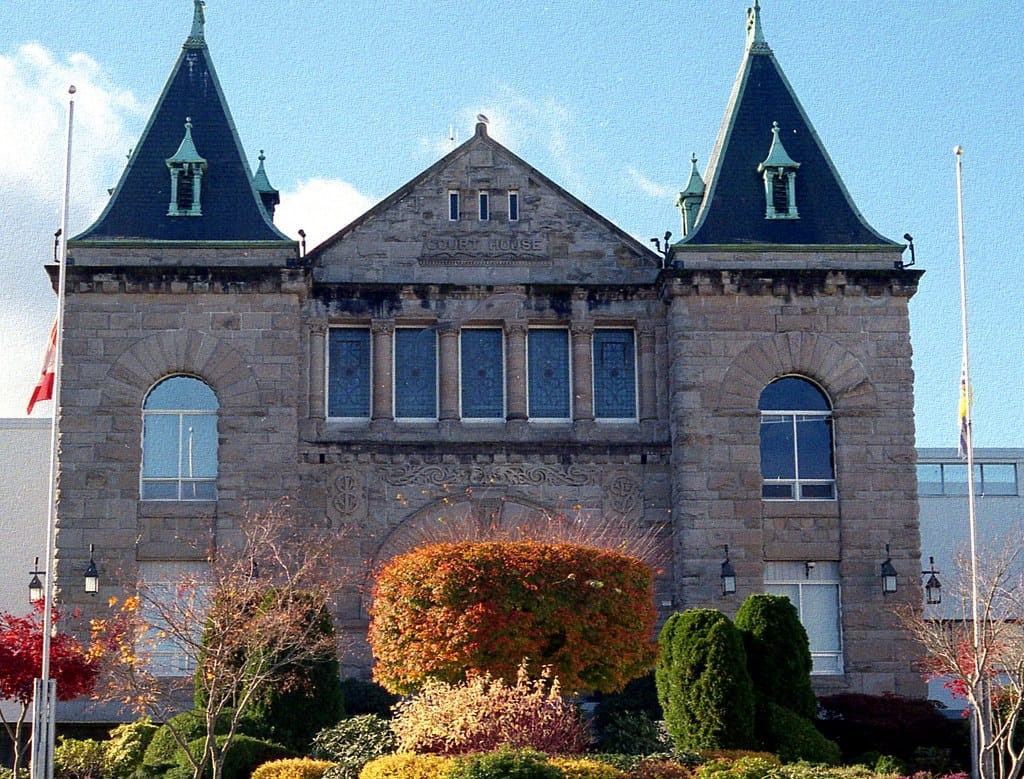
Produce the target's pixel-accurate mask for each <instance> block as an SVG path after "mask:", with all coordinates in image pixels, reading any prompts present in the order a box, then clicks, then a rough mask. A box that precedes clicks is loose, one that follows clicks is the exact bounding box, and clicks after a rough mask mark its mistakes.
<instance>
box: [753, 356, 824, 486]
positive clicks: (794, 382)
mask: <svg viewBox="0 0 1024 779" xmlns="http://www.w3.org/2000/svg"><path fill="white" fill-rule="evenodd" d="M758 408H759V409H760V411H761V476H762V478H763V480H764V481H763V486H762V488H761V495H762V497H765V498H777V499H783V500H831V499H833V498H835V496H836V486H835V460H834V456H833V443H832V406H831V405H830V404H829V401H828V398H827V397H825V393H824V392H822V391H821V390H820V389H819V388H818V387H817V386H816V385H815V384H812V383H811V382H810V381H808V380H806V379H801V378H798V377H796V376H786V377H784V378H781V379H778V380H777V381H773V382H772V383H771V384H769V385H768V386H767V387H765V388H764V391H762V393H761V400H760V402H759V403H758Z"/></svg>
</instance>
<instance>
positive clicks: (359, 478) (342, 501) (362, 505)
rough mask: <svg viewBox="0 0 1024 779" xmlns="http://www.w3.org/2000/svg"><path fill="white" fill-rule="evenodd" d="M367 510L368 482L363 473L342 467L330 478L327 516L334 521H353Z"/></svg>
mask: <svg viewBox="0 0 1024 779" xmlns="http://www.w3.org/2000/svg"><path fill="white" fill-rule="evenodd" d="M365 511H366V482H365V479H364V477H363V474H362V473H361V472H359V471H356V470H353V469H351V468H341V469H339V470H337V471H335V472H334V473H333V474H332V475H331V476H330V477H329V478H328V485H327V516H328V517H330V519H331V521H332V522H333V523H339V524H341V523H346V522H351V521H352V520H353V519H354V518H357V517H360V516H362V515H363V514H364V513H365Z"/></svg>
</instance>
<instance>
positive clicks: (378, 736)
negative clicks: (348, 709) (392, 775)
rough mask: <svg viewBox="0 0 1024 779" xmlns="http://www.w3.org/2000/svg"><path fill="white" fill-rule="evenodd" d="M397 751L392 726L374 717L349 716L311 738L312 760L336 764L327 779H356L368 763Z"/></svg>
mask: <svg viewBox="0 0 1024 779" xmlns="http://www.w3.org/2000/svg"><path fill="white" fill-rule="evenodd" d="M397 750H398V742H397V740H396V739H395V734H394V731H392V729H391V723H390V722H389V721H388V720H386V719H383V718H382V717H379V716H377V715H376V714H360V715H359V716H356V717H349V718H348V719H344V720H342V721H341V722H339V723H338V724H337V725H335V726H334V727H332V728H327V729H326V730H321V731H320V732H319V733H317V734H316V737H315V738H314V739H313V757H315V758H319V759H321V760H329V761H331V762H333V763H335V764H336V766H335V767H334V768H332V769H330V772H329V776H328V777H327V779H356V777H357V776H358V775H359V771H360V770H361V769H362V767H363V766H364V765H366V764H367V763H368V762H369V761H371V760H373V759H375V758H378V757H382V756H384V755H390V754H393V753H394V752H396V751H397Z"/></svg>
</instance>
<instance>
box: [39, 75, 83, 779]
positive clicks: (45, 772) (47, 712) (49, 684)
mask: <svg viewBox="0 0 1024 779" xmlns="http://www.w3.org/2000/svg"><path fill="white" fill-rule="evenodd" d="M75 91H76V90H75V87H74V85H72V86H69V87H68V95H69V98H68V135H67V153H66V155H65V158H64V197H63V201H62V204H61V217H60V230H61V233H60V234H61V236H62V239H63V240H62V241H61V251H60V265H59V266H58V268H57V339H56V345H55V349H54V366H53V421H52V422H51V424H50V486H49V500H48V504H47V522H46V576H45V577H44V584H43V588H44V589H43V593H44V595H43V624H42V629H43V647H42V654H43V658H42V667H41V669H40V677H39V679H38V680H36V686H35V691H34V692H35V695H34V701H33V720H32V779H53V744H54V736H55V733H54V730H55V718H56V704H57V683H56V681H54V680H53V679H51V678H50V676H51V674H50V645H51V641H50V638H51V632H52V631H51V629H50V623H51V622H52V620H53V599H54V595H55V589H54V580H55V579H56V576H57V560H56V535H57V501H56V496H57V416H58V414H59V413H60V389H61V386H60V385H61V368H62V365H61V363H62V361H63V351H64V294H65V289H66V284H67V264H68V262H67V260H68V203H69V201H70V193H71V134H72V127H73V125H74V120H75V99H74V94H75Z"/></svg>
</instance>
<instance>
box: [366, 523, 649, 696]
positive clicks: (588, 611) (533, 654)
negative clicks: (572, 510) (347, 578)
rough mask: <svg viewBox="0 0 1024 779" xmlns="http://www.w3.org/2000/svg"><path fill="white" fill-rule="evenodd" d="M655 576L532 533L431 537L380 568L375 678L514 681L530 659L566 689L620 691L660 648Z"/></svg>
mask: <svg viewBox="0 0 1024 779" xmlns="http://www.w3.org/2000/svg"><path fill="white" fill-rule="evenodd" d="M656 616H657V615H656V612H655V609H654V590H653V574H652V572H651V569H650V568H649V567H648V566H647V565H646V564H645V563H643V562H641V561H640V560H638V559H636V558H634V557H630V556H628V555H625V554H622V553H620V552H615V551H611V550H607V549H598V548H594V547H588V546H580V545H576V544H569V543H538V542H530V541H495V542H461V543H448V544H431V545H428V546H424V547H420V548H419V549H416V550H414V551H412V552H410V553H408V554H405V555H400V556H399V557H396V558H394V559H393V560H391V561H390V562H389V563H388V564H387V565H385V566H384V568H383V569H382V570H381V571H380V573H379V574H378V575H377V580H376V584H375V587H374V594H373V608H372V609H371V622H370V628H369V641H370V645H371V646H372V647H373V653H374V657H375V658H376V666H375V667H374V678H375V679H376V680H377V681H378V682H380V683H381V684H382V685H383V686H384V687H386V688H387V689H388V690H391V691H392V692H396V693H410V692H414V691H415V690H416V689H418V688H419V687H420V686H421V685H422V684H423V683H424V681H425V680H426V679H428V678H433V679H440V680H441V681H444V682H448V683H450V684H456V683H459V682H462V681H465V679H466V678H467V676H468V675H470V674H473V673H489V674H491V675H492V676H494V677H497V678H501V679H505V680H506V681H513V680H515V678H516V675H517V673H518V669H519V666H520V664H521V663H522V661H523V659H524V658H527V657H528V658H530V659H531V660H533V661H534V662H536V663H537V664H538V665H537V667H538V668H539V667H541V666H549V667H550V668H551V669H552V672H553V674H554V675H555V676H556V677H557V678H558V679H559V681H560V682H561V684H562V687H563V689H564V690H566V691H567V692H577V691H580V690H599V691H613V690H617V689H620V688H621V687H622V686H623V685H624V684H625V683H626V682H628V681H629V680H630V679H633V678H635V677H637V676H640V675H642V674H644V673H646V672H647V671H648V670H649V669H650V668H651V666H652V664H653V662H654V660H655V657H656V655H657V646H656V645H655V644H654V643H653V642H651V641H650V639H649V636H650V635H651V634H652V632H653V630H654V624H655V619H656Z"/></svg>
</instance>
